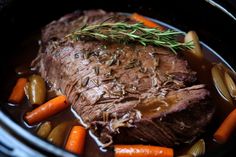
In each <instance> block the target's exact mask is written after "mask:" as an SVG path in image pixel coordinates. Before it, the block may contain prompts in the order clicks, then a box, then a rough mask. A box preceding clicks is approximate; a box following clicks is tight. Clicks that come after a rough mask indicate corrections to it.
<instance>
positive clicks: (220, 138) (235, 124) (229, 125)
mask: <svg viewBox="0 0 236 157" xmlns="http://www.w3.org/2000/svg"><path fill="white" fill-rule="evenodd" d="M235 130H236V109H234V110H233V111H232V112H231V113H230V114H229V115H228V116H227V117H226V119H225V120H224V121H223V123H222V124H221V125H220V127H219V128H218V129H217V130H216V132H215V133H214V135H213V137H214V140H215V141H216V142H217V143H220V144H223V143H225V142H227V140H228V139H229V138H230V136H231V135H232V133H233V132H234V131H235Z"/></svg>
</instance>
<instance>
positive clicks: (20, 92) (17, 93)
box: [8, 78, 27, 104]
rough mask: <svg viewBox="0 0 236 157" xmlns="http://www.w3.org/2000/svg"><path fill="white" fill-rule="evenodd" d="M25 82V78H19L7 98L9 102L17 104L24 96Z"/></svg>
mask: <svg viewBox="0 0 236 157" xmlns="http://www.w3.org/2000/svg"><path fill="white" fill-rule="evenodd" d="M26 83H27V79H26V78H19V79H18V80H17V82H16V85H15V87H14V88H13V90H12V92H11V95H10V97H9V99H8V101H9V102H12V103H16V104H19V103H20V102H21V101H22V100H23V99H24V96H25V92H24V87H25V85H26Z"/></svg>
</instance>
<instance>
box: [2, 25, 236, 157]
mask: <svg viewBox="0 0 236 157" xmlns="http://www.w3.org/2000/svg"><path fill="white" fill-rule="evenodd" d="M166 27H167V26H166ZM39 39H40V33H39V32H35V33H32V35H30V36H29V37H28V38H26V40H25V41H23V42H22V43H21V44H20V45H19V49H18V50H19V51H20V53H18V54H19V56H16V57H15V58H14V59H13V60H11V62H12V63H13V65H12V67H14V68H16V67H19V66H24V67H28V66H29V65H30V62H31V61H32V59H33V58H34V57H35V56H36V55H37V51H38V48H39V46H38V44H37V42H38V40H39ZM202 49H203V52H204V56H205V58H203V59H199V58H196V57H195V56H193V55H192V54H191V53H189V52H188V53H186V52H185V53H183V54H180V55H181V57H183V58H184V59H186V60H188V63H189V65H190V67H191V69H192V70H194V71H196V72H197V78H198V82H200V83H202V84H206V85H207V89H208V90H209V91H210V93H211V98H212V103H213V104H215V106H216V113H215V115H214V117H213V120H212V123H211V124H209V125H208V127H207V129H206V132H205V133H203V134H202V136H201V137H202V138H204V140H205V141H206V150H207V151H206V153H207V155H212V156H214V154H217V153H215V152H217V151H220V150H223V149H225V148H224V146H221V145H218V144H216V143H215V142H213V139H212V135H213V133H214V131H215V130H216V129H217V127H218V126H219V125H220V123H221V122H222V121H223V119H224V118H225V117H226V115H227V114H228V113H229V112H230V111H231V110H232V109H233V108H234V107H235V106H233V105H231V104H229V103H227V102H226V101H225V100H224V99H222V97H221V96H220V95H219V94H218V92H217V91H216V89H215V87H214V84H213V82H212V76H211V68H212V66H213V65H214V63H219V62H222V61H221V59H220V58H218V57H217V56H216V55H215V54H214V53H213V52H212V51H211V50H210V49H208V47H205V46H204V45H202ZM9 65H10V63H9ZM9 67H10V66H9ZM6 77H7V78H8V80H9V82H8V83H6V86H5V87H4V89H3V91H6V93H4V94H3V97H4V98H5V99H7V95H8V94H9V92H10V91H11V89H12V87H13V85H14V82H15V80H16V79H17V75H16V74H15V72H14V71H13V69H11V71H9V72H8V75H7V76H6ZM4 108H5V109H6V111H7V112H8V113H9V115H10V116H11V117H12V118H13V120H15V121H16V122H17V123H19V125H21V126H22V127H23V128H25V129H27V130H28V131H30V132H32V133H36V130H37V128H38V126H39V125H40V124H38V125H35V126H28V125H27V124H26V123H25V122H24V119H23V116H24V114H25V113H26V112H28V111H31V110H32V109H33V107H32V106H31V105H30V104H29V102H28V100H26V99H25V101H24V103H22V104H20V105H17V106H15V105H11V104H8V103H5V104H4ZM71 110H72V109H71V108H68V109H67V110H65V111H63V112H61V113H59V114H57V115H55V116H53V117H50V118H49V119H47V121H50V122H52V126H53V127H55V126H56V125H58V124H60V123H62V122H65V121H66V122H68V123H69V124H70V126H73V125H80V122H79V120H78V119H77V118H76V116H75V115H74V114H73V113H72V112H71ZM70 128H71V127H70ZM69 131H70V129H67V131H66V136H67V135H68V133H69ZM66 136H65V139H66ZM232 141H236V139H235V136H234V137H232V138H231V140H230V141H229V143H231V145H232V144H235V142H232ZM188 147H189V146H188V145H187V146H179V147H177V148H175V151H176V154H177V155H178V154H182V153H183V152H184V151H185V150H187V148H188ZM207 155H206V156H207ZM84 156H85V157H91V156H93V157H100V156H107V157H112V156H114V154H113V152H112V151H108V152H102V151H101V150H100V149H99V147H98V146H97V144H96V142H95V141H94V139H93V138H92V137H91V136H90V135H89V133H88V134H87V137H86V144H85V152H84Z"/></svg>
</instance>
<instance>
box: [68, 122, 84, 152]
mask: <svg viewBox="0 0 236 157" xmlns="http://www.w3.org/2000/svg"><path fill="white" fill-rule="evenodd" d="M85 137H86V129H85V128H84V127H82V126H74V127H73V128H72V129H71V131H70V135H69V138H68V140H67V142H66V146H65V149H66V150H68V151H70V152H72V153H75V154H82V153H83V150H84V144H85Z"/></svg>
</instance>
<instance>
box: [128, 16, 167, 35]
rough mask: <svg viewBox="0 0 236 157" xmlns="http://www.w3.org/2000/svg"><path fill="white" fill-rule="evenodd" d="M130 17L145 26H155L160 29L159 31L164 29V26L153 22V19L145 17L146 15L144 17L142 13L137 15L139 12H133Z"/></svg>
mask: <svg viewBox="0 0 236 157" xmlns="http://www.w3.org/2000/svg"><path fill="white" fill-rule="evenodd" d="M131 18H132V19H134V20H135V21H137V22H141V23H143V24H144V25H145V26H147V27H150V28H157V29H159V30H161V31H164V30H165V28H164V27H162V26H161V25H158V24H157V23H155V22H153V21H151V20H149V19H147V18H146V17H144V16H142V15H139V14H137V13H133V14H132V15H131Z"/></svg>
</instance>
